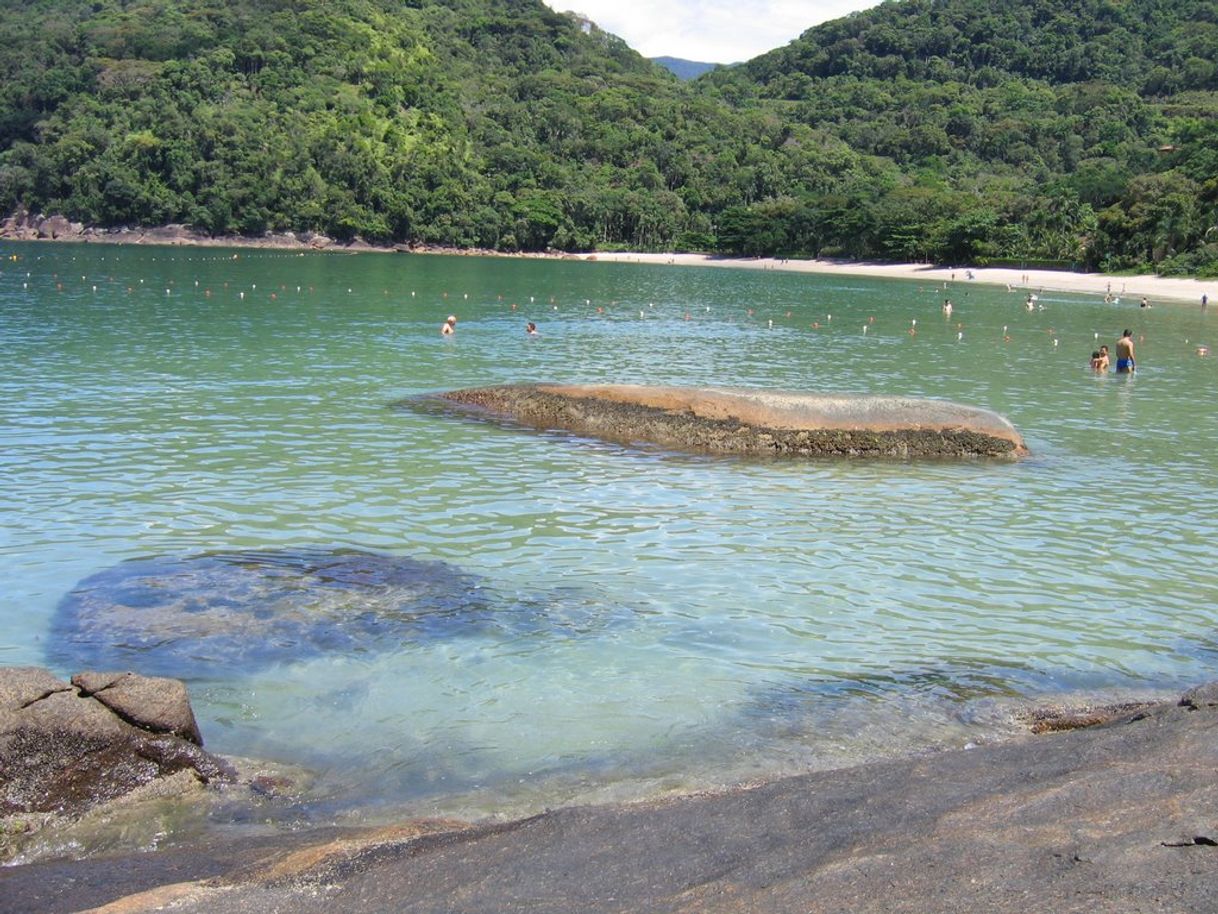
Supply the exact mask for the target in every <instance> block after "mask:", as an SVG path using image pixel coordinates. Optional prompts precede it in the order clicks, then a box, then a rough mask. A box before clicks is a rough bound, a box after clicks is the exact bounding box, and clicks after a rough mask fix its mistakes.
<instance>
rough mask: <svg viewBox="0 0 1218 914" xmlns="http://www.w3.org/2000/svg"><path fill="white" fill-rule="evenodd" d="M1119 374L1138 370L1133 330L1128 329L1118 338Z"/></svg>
mask: <svg viewBox="0 0 1218 914" xmlns="http://www.w3.org/2000/svg"><path fill="white" fill-rule="evenodd" d="M1116 347H1117V363H1116V370H1117V374H1132V373H1133V372H1134V371H1136V370H1137V367H1138V366H1137V363H1136V362H1134V360H1133V331H1132V330H1126V331H1125V332H1124V333H1122V334H1121V338H1120V339H1119V340H1117V344H1116Z"/></svg>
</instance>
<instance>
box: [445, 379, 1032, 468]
mask: <svg viewBox="0 0 1218 914" xmlns="http://www.w3.org/2000/svg"><path fill="white" fill-rule="evenodd" d="M438 396H439V399H440V401H441V402H443V403H445V404H448V405H450V406H452V407H455V408H458V409H461V410H463V411H467V412H472V413H474V414H481V415H490V416H496V417H502V418H510V419H513V420H515V421H518V422H521V423H523V424H526V425H530V426H533V427H535V428H543V429H564V430H567V431H572V432H576V433H579V434H585V435H592V436H595V437H597V438H603V439H606V440H608V441H615V442H621V443H634V442H640V441H642V442H650V443H653V444H658V445H661V446H663V447H668V448H674V449H677V450H684V451H694V452H699V453H714V454H744V455H757V456H761V455H793V456H841V457H898V458H908V457H948V458H959V457H999V458H1015V457H1020V456H1024V455H1026V454H1027V448H1025V447H1024V443H1023V439H1022V438H1021V437H1020V435H1019V432H1017V431H1016V430H1015V427H1014V426H1013V425H1011V423H1010V422H1008V421H1007V420H1006V419H1004V418H1003V417H1002V416H999V415H998V414H997V413H993V412H990V411H989V410H985V409H979V408H976V407H972V406H962V405H960V404H957V403H949V402H946V401H941V400H921V399H914V398H911V397H884V396H863V395H849V394H808V393H797V392H784V391H765V390H749V389H743V388H714V387H711V388H685V387H642V386H636V385H619V384H601V385H591V384H519V385H507V386H501V387H478V388H469V389H465V390H456V391H450V392H448V393H443V394H439V395H438Z"/></svg>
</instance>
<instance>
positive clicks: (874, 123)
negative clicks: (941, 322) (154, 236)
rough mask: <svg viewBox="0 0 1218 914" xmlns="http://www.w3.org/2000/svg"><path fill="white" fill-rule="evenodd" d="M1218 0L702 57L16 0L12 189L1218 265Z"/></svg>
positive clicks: (936, 256)
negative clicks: (714, 63) (686, 66)
mask: <svg viewBox="0 0 1218 914" xmlns="http://www.w3.org/2000/svg"><path fill="white" fill-rule="evenodd" d="M1215 61H1218V11H1216V8H1215V7H1214V5H1213V4H1212V3H1210V2H1208V0H1066V2H1060V0H1058V2H1052V3H1050V2H1049V0H1030V2H1014V0H890V2H888V3H885V4H883V5H881V6H879V7H877V8H875V9H872V10H868V11H866V12H863V13H856V14H854V15H852V16H849V17H846V18H844V19H840V20H836V21H834V22H830V23H826V24H824V25H821V26H818V27H816V28H813V29H810V30H809V31H808V32H806V33H805V34H804V35H803V36H801V37H800V38H799V39H797V40H796V41H794V42H792V43H791V44H789V45H787V46H786V47H784V48H779V49H776V50H775V51H772V52H770V53H769V54H766V55H763V56H761V57H759V58H756V59H755V60H752V61H749V62H748V63H746V64H743V65H740V66H736V67H728V68H720V69H718V70H715V71H713V72H711V73H708V74H707V75H705V76H703V77H701V78H699V79H697V80H694V81H693V82H689V83H683V82H680V81H679V80H677V79H676V78H675V77H673V76H672V75H671V74H670V73H668V72H667V71H665V70H664V69H662V68H661V67H659V66H657V65H655V64H653V63H652V62H650V61H647V60H645V59H643V58H642V57H640V56H639V55H638V54H636V53H635V52H634V51H632V50H631V49H630V48H629V47H627V46H626V45H625V44H624V43H623V42H621V41H620V40H619V39H617V38H615V37H613V36H611V35H609V34H607V33H604V32H602V31H600V30H599V29H597V28H595V26H592V25H591V24H589V23H587V22H586V21H584V20H581V19H579V18H578V17H571V16H566V15H562V14H558V13H554V12H552V11H551V10H549V9H548V8H547V7H545V6H544V5H543V4H542V3H541V2H540V0H443V2H441V0H326V2H322V0H292V2H288V0H192V2H186V0H88V2H86V0H0V210H6V211H12V210H13V209H15V208H17V207H18V206H26V207H28V208H30V209H33V210H41V211H44V212H62V213H64V214H66V215H69V216H70V217H72V218H74V219H78V220H81V221H84V222H88V223H91V224H96V225H104V226H115V225H131V224H145V225H154V224H162V223H169V222H185V223H189V224H192V225H194V226H195V227H197V228H200V229H203V230H205V231H209V232H212V233H215V234H228V233H240V234H258V233H261V232H265V231H283V230H297V231H301V230H311V231H318V232H323V233H325V234H328V235H332V236H334V237H337V238H340V239H348V238H353V237H356V236H360V237H363V238H365V239H367V240H369V241H379V242H389V241H418V242H425V243H439V244H448V245H455V246H461V247H474V246H477V247H486V248H495V249H500V250H543V249H547V248H553V249H561V250H592V249H596V248H608V247H630V248H638V249H643V250H672V249H715V250H721V251H724V252H727V253H735V254H789V255H798V254H804V255H818V256H828V255H834V256H845V257H855V258H862V257H866V258H886V259H908V258H916V259H925V260H938V261H959V262H966V261H967V262H974V263H976V262H986V261H1000V260H1007V261H1023V262H1030V261H1037V262H1053V263H1060V264H1070V265H1076V266H1086V267H1104V268H1107V269H1140V268H1155V269H1158V270H1160V271H1162V272H1190V273H1196V272H1202V273H1205V272H1215V271H1218V236H1216V234H1215V231H1214V227H1215V225H1216V224H1218V145H1216V143H1215V141H1216V140H1218V118H1216V117H1215V115H1216V114H1218V66H1216V65H1215Z"/></svg>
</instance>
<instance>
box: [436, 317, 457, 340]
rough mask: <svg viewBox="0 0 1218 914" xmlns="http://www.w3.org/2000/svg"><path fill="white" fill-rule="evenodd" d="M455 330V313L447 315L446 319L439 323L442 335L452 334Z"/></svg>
mask: <svg viewBox="0 0 1218 914" xmlns="http://www.w3.org/2000/svg"><path fill="white" fill-rule="evenodd" d="M456 332H457V315H455V314H450V315H448V320H446V321H445V322H444V323H443V324H441V325H440V333H441V335H442V336H452V335H453V334H454V333H456Z"/></svg>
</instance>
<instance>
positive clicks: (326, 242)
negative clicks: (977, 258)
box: [0, 213, 1218, 306]
mask: <svg viewBox="0 0 1218 914" xmlns="http://www.w3.org/2000/svg"><path fill="white" fill-rule="evenodd" d="M4 241H12V242H25V243H36V242H47V241H51V242H60V243H68V244H120V245H164V246H169V247H207V248H246V249H253V250H271V251H313V252H317V253H322V252H328V253H344V254H360V253H380V254H395V253H396V254H424V255H427V254H440V255H446V256H458V257H504V258H508V259H517V260H560V261H567V262H582V263H626V264H644V265H648V266H681V267H685V266H698V267H720V268H722V267H727V268H734V269H742V270H771V271H775V272H784V273H802V274H815V275H827V276H866V277H874V278H880V279H899V280H913V281H929V282H932V283H936V284H942V285H944V287H945V288H949V287H951V286H952V285H953V284H960V283H962V284H965V285H969V284H976V285H986V286H1005V287H1006V288H1008V289H1010V290H1011V291H1016V290H1018V291H1020V292H1024V291H1026V292H1036V293H1040V292H1073V293H1081V294H1085V295H1096V296H1099V297H1103V296H1105V295H1111V296H1113V297H1114V298H1115V299H1117V301H1116V302H1114V303H1119V304H1129V305H1136V304H1138V303H1140V300H1141V299H1142V298H1146V299H1147V300H1148V301H1149V302H1150V303H1151V304H1152V305H1153V304H1154V303H1156V302H1173V303H1192V304H1194V305H1198V306H1199V305H1200V303H1201V299H1202V296H1203V295H1204V296H1207V297H1210V296H1211V295H1212V294H1216V293H1218V279H1195V278H1183V277H1168V276H1158V275H1155V274H1138V275H1134V276H1120V275H1113V274H1108V273H1078V272H1071V271H1067V270H1045V269H1026V270H1025V269H1016V268H1014V267H951V266H937V265H934V264H924V263H880V262H868V261H838V260H815V259H814V260H802V259H797V258H779V257H724V256H721V255H717V254H677V253H660V254H652V253H642V252H629V251H613V252H600V251H595V252H589V253H582V254H577V253H564V252H559V251H546V252H521V253H507V252H503V251H492V250H487V249H483V248H468V249H467V248H454V247H448V246H445V245H428V244H394V245H375V244H370V243H368V242H366V241H364V240H363V239H361V238H358V237H357V238H356V239H354V240H353V241H350V242H339V241H336V240H335V239H333V238H329V237H327V236H324V235H319V234H315V233H310V232H305V233H300V234H297V233H294V232H283V233H271V234H267V235H264V236H260V237H248V236H237V235H227V236H220V237H211V236H209V235H204V234H201V233H199V232H195V231H193V230H191V229H190V228H189V227H187V226H184V225H166V226H159V227H155V228H134V229H132V228H124V229H96V228H86V227H85V226H83V225H81V224H80V223H71V222H69V221H68V220H67V219H66V218H64V217H62V216H49V217H44V216H30V215H28V214H21V213H18V214H14V215H13V216H10V217H9V218H8V219H6V220H4V221H2V222H0V242H4Z"/></svg>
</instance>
